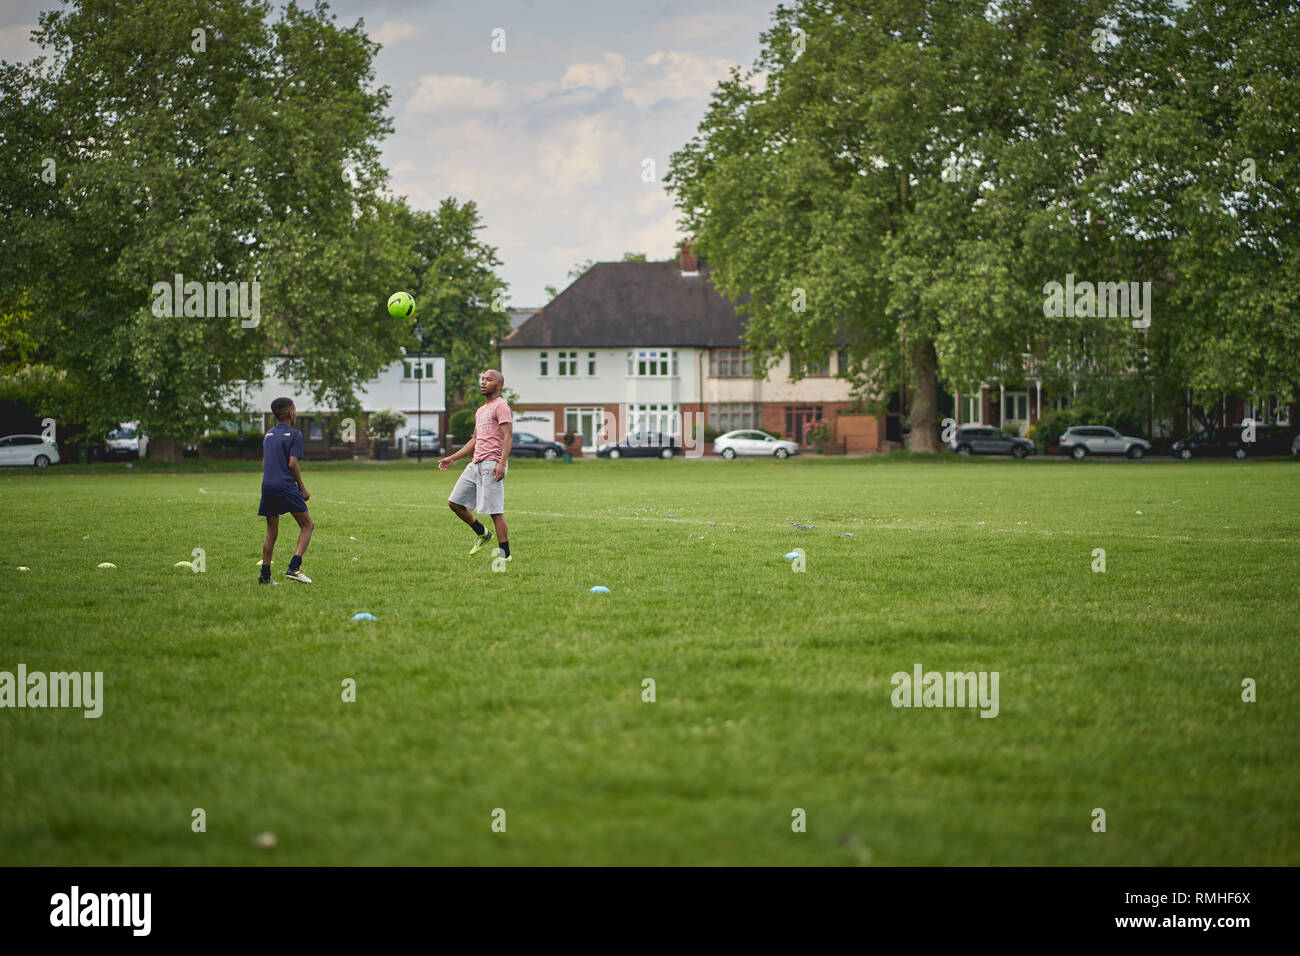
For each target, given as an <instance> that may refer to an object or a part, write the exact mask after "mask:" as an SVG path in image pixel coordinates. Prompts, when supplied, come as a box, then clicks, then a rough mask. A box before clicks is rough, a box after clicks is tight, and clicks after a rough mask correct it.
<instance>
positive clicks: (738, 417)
mask: <svg viewBox="0 0 1300 956" xmlns="http://www.w3.org/2000/svg"><path fill="white" fill-rule="evenodd" d="M709 424H710V425H712V426H713V427H714V428H716V429H717V430H718V431H720V432H734V431H736V430H738V429H741V428H758V427H759V412H758V406H757V405H749V404H740V403H733V404H729V405H710V406H709Z"/></svg>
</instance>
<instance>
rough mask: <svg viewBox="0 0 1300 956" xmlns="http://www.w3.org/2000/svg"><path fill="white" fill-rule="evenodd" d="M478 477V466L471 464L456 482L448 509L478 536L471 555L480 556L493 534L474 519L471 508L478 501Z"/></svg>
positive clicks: (448, 501) (448, 500)
mask: <svg viewBox="0 0 1300 956" xmlns="http://www.w3.org/2000/svg"><path fill="white" fill-rule="evenodd" d="M478 477H479V469H478V466H477V465H475V464H474V463H473V462H470V463H469V464H468V465H466V466H465V470H464V471H462V472H461V474H460V478H458V479H457V480H456V487H455V488H453V489H452V490H451V497H450V498H448V499H447V507H448V508H450V509H451V510H452V511H453V512H455V514H456V517H457V518H459V519H460V520H461V521H463V522H465V523H466V524H467V525H469V529H470V530H471V531H473V532H474V534H476V535H478V540H477V541H475V542H474V547H472V548H470V551H469V553H470V554H478V553H479V551H480V550H482V548H483V545H485V544H487V542H488V539H489V538H491V537H492V532H491V531H488V530H486V529H485V528H484V527H483V522H481V521H479V520H478V519H477V518H475V517H474V512H473V511H471V510H470V507H469V503H473V502H475V501H477V500H478Z"/></svg>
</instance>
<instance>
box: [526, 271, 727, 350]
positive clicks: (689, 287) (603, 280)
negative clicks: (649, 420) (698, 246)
mask: <svg viewBox="0 0 1300 956" xmlns="http://www.w3.org/2000/svg"><path fill="white" fill-rule="evenodd" d="M743 332H744V320H743V319H742V318H741V317H740V316H738V315H737V314H736V312H735V310H734V309H733V308H732V306H731V303H729V302H728V301H727V300H726V299H724V298H723V297H722V296H721V295H720V294H719V293H718V292H717V290H716V289H714V288H713V283H712V282H710V281H709V267H708V265H707V263H704V262H701V263H700V274H699V275H698V276H683V275H682V270H681V263H680V262H679V261H678V260H676V259H674V260H672V261H670V262H598V263H596V264H595V265H594V266H592V267H591V268H590V269H588V270H587V271H586V272H585V273H583V274H582V276H581V277H579V278H578V279H577V281H575V282H574V283H573V284H572V285H571V286H569V287H568V288H567V289H565V290H564V291H563V292H561V293H560V294H559V295H557V296H556V297H555V298H554V299H552V300H551V302H550V304H549V305H547V306H545V307H544V308H543V309H542V310H541V311H540V312H538V313H537V314H536V315H534V316H533V317H532V318H531V319H529V320H528V321H527V322H525V323H524V324H523V325H521V326H520V327H519V328H517V329H515V331H514V332H512V333H511V334H510V335H508V336H507V337H506V338H505V339H503V340H502V342H501V348H503V349H514V348H548V347H554V348H565V347H569V346H572V347H574V348H581V347H592V348H603V347H632V346H638V345H663V346H684V347H689V346H701V347H708V348H738V347H739V346H740V344H741V336H742V334H743Z"/></svg>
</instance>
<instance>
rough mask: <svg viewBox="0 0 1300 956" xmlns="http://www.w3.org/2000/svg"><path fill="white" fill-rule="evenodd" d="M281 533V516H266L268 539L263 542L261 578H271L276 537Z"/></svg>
mask: <svg viewBox="0 0 1300 956" xmlns="http://www.w3.org/2000/svg"><path fill="white" fill-rule="evenodd" d="M279 534H280V516H279V515H267V516H266V540H265V541H263V542H262V571H261V574H260V575H259V580H261V581H262V582H264V583H267V582H270V580H271V555H272V554H274V553H275V539H276V537H277V536H278V535H279Z"/></svg>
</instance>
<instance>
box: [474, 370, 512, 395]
mask: <svg viewBox="0 0 1300 956" xmlns="http://www.w3.org/2000/svg"><path fill="white" fill-rule="evenodd" d="M505 384H506V377H505V376H504V375H502V374H501V373H500V372H498V371H497V370H496V369H494V368H490V369H488V370H487V371H486V372H484V373H483V374H482V375H480V376H479V377H478V390H479V392H481V393H482V394H484V395H487V396H489V397H491V396H493V395H500V394H501V389H502V388H504V387H505Z"/></svg>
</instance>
